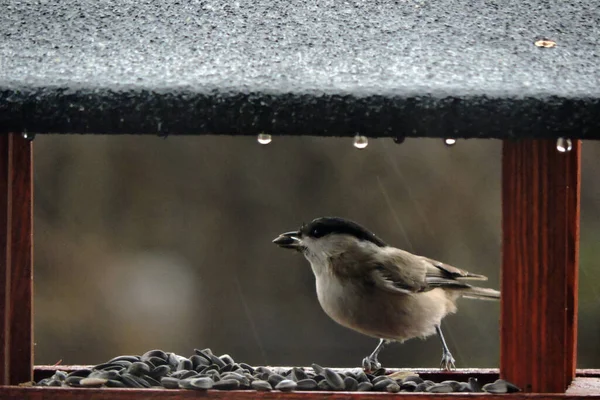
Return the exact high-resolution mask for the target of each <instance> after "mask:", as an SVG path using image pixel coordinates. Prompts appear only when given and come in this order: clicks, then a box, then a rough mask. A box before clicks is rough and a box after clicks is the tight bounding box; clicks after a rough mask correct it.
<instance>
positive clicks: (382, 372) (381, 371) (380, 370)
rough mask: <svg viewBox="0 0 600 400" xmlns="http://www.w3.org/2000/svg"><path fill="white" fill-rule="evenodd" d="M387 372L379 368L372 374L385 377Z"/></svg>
mask: <svg viewBox="0 0 600 400" xmlns="http://www.w3.org/2000/svg"><path fill="white" fill-rule="evenodd" d="M385 372H386V370H385V368H377V369H376V370H375V371H373V372H372V374H373V375H375V376H382V375H385Z"/></svg>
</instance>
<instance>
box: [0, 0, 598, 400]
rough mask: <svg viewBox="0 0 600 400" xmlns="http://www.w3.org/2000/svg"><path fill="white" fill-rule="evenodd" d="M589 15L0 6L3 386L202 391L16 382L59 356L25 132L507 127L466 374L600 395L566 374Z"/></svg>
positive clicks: (516, 7) (588, 7) (315, 132)
mask: <svg viewBox="0 0 600 400" xmlns="http://www.w3.org/2000/svg"><path fill="white" fill-rule="evenodd" d="M599 23H600V14H599V12H598V8H597V6H596V5H595V4H594V3H593V2H586V1H579V2H554V3H548V2H546V1H542V0H525V1H519V2H499V3H495V2H489V1H487V2H484V1H476V2H468V1H462V2H456V1H450V0H436V1H426V0H402V1H371V2H364V1H351V2H342V1H339V2H330V1H303V2H284V1H275V0H255V1H237V2H231V1H223V0H209V1H202V2H196V1H171V0H165V1H135V2H131V1H124V0H106V1H101V2H98V1H92V0H82V1H72V0H68V1H60V2H33V1H20V2H5V4H4V5H3V7H2V13H1V15H0V38H1V39H0V134H2V135H1V136H0V193H2V194H3V195H2V196H1V197H0V209H1V210H2V212H1V213H0V276H1V277H2V280H0V292H1V293H0V314H1V317H0V361H1V362H0V382H2V384H3V385H5V386H2V387H1V388H0V400H4V399H25V400H27V399H30V400H34V399H41V398H48V399H59V398H61V399H62V398H64V399H82V400H83V399H92V398H94V399H109V398H110V399H117V400H125V399H127V400H133V399H146V398H153V399H175V398H177V399H183V398H190V399H191V398H197V396H198V393H196V392H189V391H187V392H186V391H166V390H163V391H161V390H152V389H140V390H136V389H68V388H38V387H20V386H18V385H19V384H20V383H22V382H27V381H31V380H32V379H33V378H34V374H36V375H38V374H43V373H44V372H45V371H46V372H47V371H48V370H52V367H43V366H38V367H35V366H33V364H32V360H33V341H32V312H33V310H32V274H33V271H32V267H33V258H32V250H33V242H32V237H33V226H32V220H33V215H32V202H33V191H32V169H33V163H32V146H33V142H32V139H33V138H34V137H35V135H36V134H37V135H40V134H107V135H108V134H110V135H113V134H139V135H142V134H148V135H160V136H169V135H253V136H258V135H261V136H259V140H262V141H263V142H264V141H267V140H268V141H270V140H277V138H278V137H280V136H289V135H299V136H311V135H312V136H335V137H339V138H340V139H339V140H340V142H344V143H346V141H348V142H349V141H350V140H351V138H354V140H355V146H356V147H360V146H363V145H366V143H367V142H365V140H368V139H371V138H385V137H388V138H393V139H395V140H396V141H397V142H401V141H402V140H403V139H404V138H420V137H429V138H439V139H440V140H447V141H450V142H453V141H458V142H459V143H460V141H461V140H462V139H478V140H485V139H488V140H489V139H497V140H502V141H503V155H502V230H503V235H502V238H503V241H502V259H503V261H502V270H501V274H502V284H501V290H502V300H501V317H500V318H501V335H500V337H501V357H500V369H499V372H498V371H470V373H471V374H473V373H478V374H480V375H482V376H488V377H493V376H496V375H497V374H498V373H499V375H500V376H501V377H503V378H505V379H507V380H509V381H511V382H513V383H515V384H516V385H517V386H519V387H521V388H523V390H524V391H525V392H526V393H527V394H526V395H524V394H522V393H519V394H507V395H504V396H505V397H513V398H525V397H536V398H544V399H550V398H557V399H558V398H576V397H586V398H593V399H600V370H585V371H583V370H576V357H575V355H576V338H577V297H578V296H577V295H578V290H577V280H578V277H577V274H578V252H579V217H580V216H579V201H580V155H581V146H582V144H581V141H582V140H583V141H585V140H596V139H600V86H599V84H598V83H599V82H600V69H599V68H598V62H597V60H598V56H599V54H600V50H599V49H600V48H599V47H598V44H597V41H596V40H595V38H596V37H597V28H596V27H597V26H598V24H599ZM261 138H262V139H261ZM61 368H64V367H61ZM430 373H431V374H439V371H430ZM454 376H455V377H456V375H454ZM530 393H533V394H535V393H537V394H538V395H530ZM203 396H204V397H210V398H223V399H225V398H228V399H229V398H231V399H250V398H259V397H262V398H286V397H287V398H290V399H291V398H294V399H300V398H302V399H313V398H315V399H316V398H320V399H322V398H331V399H334V398H335V399H341V398H348V399H349V398H364V399H374V398H380V397H381V396H389V397H394V396H397V397H403V398H405V399H407V398H413V397H414V398H417V397H420V396H421V395H419V394H405V393H401V394H380V393H365V394H359V393H343V392H338V393H333V392H331V393H329V392H328V393H320V392H294V393H280V392H271V393H257V392H253V391H232V392H217V391H208V392H207V393H206V394H205V395H203ZM433 396H437V397H447V398H450V397H452V398H454V399H456V398H461V397H469V398H471V397H473V396H488V395H487V394H453V395H444V394H438V395H433Z"/></svg>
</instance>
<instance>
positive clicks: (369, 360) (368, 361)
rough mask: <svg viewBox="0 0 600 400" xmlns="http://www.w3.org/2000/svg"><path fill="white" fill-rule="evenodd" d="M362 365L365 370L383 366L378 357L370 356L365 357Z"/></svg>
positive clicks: (373, 369)
mask: <svg viewBox="0 0 600 400" xmlns="http://www.w3.org/2000/svg"><path fill="white" fill-rule="evenodd" d="M362 367H363V369H364V370H365V371H375V370H377V369H379V368H381V363H380V362H379V361H377V357H372V356H368V357H365V358H363V360H362Z"/></svg>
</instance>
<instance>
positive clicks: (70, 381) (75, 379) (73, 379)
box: [65, 376, 84, 386]
mask: <svg viewBox="0 0 600 400" xmlns="http://www.w3.org/2000/svg"><path fill="white" fill-rule="evenodd" d="M82 379H84V378H83V377H81V376H67V379H65V383H66V384H67V385H69V386H79V382H80V381H81V380H82Z"/></svg>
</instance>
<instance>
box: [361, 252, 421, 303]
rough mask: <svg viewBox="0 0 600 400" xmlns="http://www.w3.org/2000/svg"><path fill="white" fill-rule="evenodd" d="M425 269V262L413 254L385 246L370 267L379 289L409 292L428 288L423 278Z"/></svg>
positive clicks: (399, 292)
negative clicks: (384, 249)
mask: <svg viewBox="0 0 600 400" xmlns="http://www.w3.org/2000/svg"><path fill="white" fill-rule="evenodd" d="M426 271H427V264H426V263H425V262H424V261H423V260H421V259H420V258H419V257H417V256H415V255H414V254H411V253H409V252H407V251H404V250H400V249H394V248H387V249H386V251H385V252H384V253H382V254H380V255H379V257H378V258H377V262H376V263H375V264H374V267H373V268H372V269H371V278H372V281H373V283H374V284H375V286H377V287H379V288H380V289H384V290H387V291H390V292H394V293H398V294H411V293H418V292H423V291H426V290H430V289H428V284H427V282H426V280H425V275H426Z"/></svg>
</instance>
